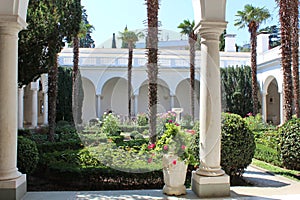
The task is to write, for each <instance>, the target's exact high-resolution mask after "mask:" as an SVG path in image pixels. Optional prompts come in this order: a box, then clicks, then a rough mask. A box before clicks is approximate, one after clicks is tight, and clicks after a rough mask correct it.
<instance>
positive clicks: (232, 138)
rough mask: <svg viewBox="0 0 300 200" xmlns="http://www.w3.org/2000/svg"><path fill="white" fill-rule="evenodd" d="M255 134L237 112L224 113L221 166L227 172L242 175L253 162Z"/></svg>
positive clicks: (232, 174)
mask: <svg viewBox="0 0 300 200" xmlns="http://www.w3.org/2000/svg"><path fill="white" fill-rule="evenodd" d="M254 152H255V142H254V135H253V133H252V131H251V130H250V129H249V128H248V126H247V124H246V123H245V121H244V120H243V118H242V117H241V116H239V115H237V114H228V113H223V114H222V142H221V166H222V168H223V169H224V170H225V172H226V174H228V175H230V176H232V177H234V176H241V175H242V174H243V172H244V169H245V168H246V167H247V166H248V165H249V164H250V163H251V162H252V158H253V156H254Z"/></svg>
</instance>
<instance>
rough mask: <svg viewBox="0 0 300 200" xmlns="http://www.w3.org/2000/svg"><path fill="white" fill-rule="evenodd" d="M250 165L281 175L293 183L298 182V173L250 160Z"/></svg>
mask: <svg viewBox="0 0 300 200" xmlns="http://www.w3.org/2000/svg"><path fill="white" fill-rule="evenodd" d="M252 164H253V165H255V166H258V167H261V168H263V169H265V170H267V171H268V172H271V173H273V174H277V175H281V176H284V177H286V178H289V179H292V180H294V181H299V182H300V171H296V170H288V169H284V168H281V167H277V166H274V165H271V164H269V163H266V162H263V161H260V160H256V159H253V160H252Z"/></svg>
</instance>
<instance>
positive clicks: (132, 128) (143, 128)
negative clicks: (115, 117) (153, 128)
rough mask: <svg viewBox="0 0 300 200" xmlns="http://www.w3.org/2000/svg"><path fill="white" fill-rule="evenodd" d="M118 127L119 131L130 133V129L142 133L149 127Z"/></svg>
mask: <svg viewBox="0 0 300 200" xmlns="http://www.w3.org/2000/svg"><path fill="white" fill-rule="evenodd" d="M119 128H120V129H121V132H127V133H130V132H132V131H138V132H139V133H143V132H144V131H145V130H146V131H147V130H148V129H149V126H148V125H146V126H131V125H120V126H119Z"/></svg>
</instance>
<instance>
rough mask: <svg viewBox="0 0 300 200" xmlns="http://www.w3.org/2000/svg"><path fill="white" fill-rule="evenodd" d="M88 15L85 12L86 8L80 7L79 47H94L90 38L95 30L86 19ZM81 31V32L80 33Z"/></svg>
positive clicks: (93, 42)
mask: <svg viewBox="0 0 300 200" xmlns="http://www.w3.org/2000/svg"><path fill="white" fill-rule="evenodd" d="M87 18H88V15H87V14H86V9H82V21H81V24H80V26H81V28H80V30H83V31H81V33H80V36H79V47H80V48H94V47H95V41H94V40H93V39H92V36H91V33H92V32H93V31H94V30H95V28H94V26H93V25H91V24H90V23H89V21H88V19H87ZM82 33H83V34H82Z"/></svg>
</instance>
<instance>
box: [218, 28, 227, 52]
mask: <svg viewBox="0 0 300 200" xmlns="http://www.w3.org/2000/svg"><path fill="white" fill-rule="evenodd" d="M225 35H226V29H225V30H224V31H223V33H222V34H221V35H220V44H219V50H220V51H224V50H225Z"/></svg>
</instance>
